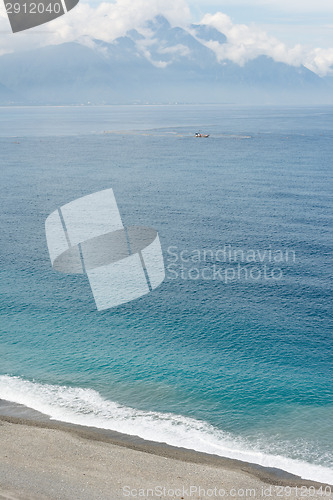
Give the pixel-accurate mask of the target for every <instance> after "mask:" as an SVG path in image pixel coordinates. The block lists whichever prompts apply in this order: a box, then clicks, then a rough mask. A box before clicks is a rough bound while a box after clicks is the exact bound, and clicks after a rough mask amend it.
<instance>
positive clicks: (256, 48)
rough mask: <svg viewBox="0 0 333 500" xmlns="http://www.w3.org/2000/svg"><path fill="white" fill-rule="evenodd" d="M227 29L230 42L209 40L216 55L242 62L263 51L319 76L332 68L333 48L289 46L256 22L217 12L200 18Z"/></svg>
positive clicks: (211, 24)
mask: <svg viewBox="0 0 333 500" xmlns="http://www.w3.org/2000/svg"><path fill="white" fill-rule="evenodd" d="M201 22H202V23H203V24H208V25H210V26H213V27H214V28H216V29H218V30H219V31H221V32H222V33H224V34H225V35H226V37H227V40H228V43H226V44H223V45H221V44H217V43H215V42H208V43H207V46H209V47H210V48H211V49H212V50H214V52H215V53H216V55H217V58H218V60H220V61H222V60H224V59H229V60H231V61H233V62H235V63H237V64H239V65H243V64H244V63H246V62H247V61H249V60H251V59H255V58H256V57H258V56H260V55H266V56H269V57H271V58H272V59H274V60H275V61H277V62H283V63H286V64H290V65H292V66H301V65H304V66H305V67H306V68H308V69H310V70H311V71H314V72H315V73H317V74H318V75H320V76H325V75H327V74H328V73H330V72H332V73H333V71H332V70H331V66H332V65H333V48H330V49H321V48H315V49H313V48H309V47H306V46H304V45H301V44H297V45H295V46H294V47H288V46H287V45H285V44H284V43H282V42H280V41H279V40H278V39H277V38H275V37H272V36H269V35H268V34H267V33H266V32H265V31H262V30H260V29H258V28H256V27H255V26H247V25H245V24H233V22H232V21H231V19H230V17H229V16H227V15H226V14H222V13H221V12H218V13H216V14H213V15H212V14H207V15H205V16H204V18H203V19H202V21H201Z"/></svg>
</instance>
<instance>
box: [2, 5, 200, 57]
mask: <svg viewBox="0 0 333 500" xmlns="http://www.w3.org/2000/svg"><path fill="white" fill-rule="evenodd" d="M134 5H135V7H134ZM158 14H160V15H163V16H164V17H165V18H166V19H168V21H169V22H170V23H171V24H172V25H183V24H184V23H188V22H190V20H191V17H190V16H191V15H190V9H189V7H188V4H187V2H186V0H168V1H165V0H135V1H133V0H117V1H116V2H115V3H106V2H102V3H100V4H98V5H97V6H95V7H94V6H90V5H89V4H88V3H82V2H80V3H79V4H78V5H77V7H75V9H73V10H71V11H70V12H68V13H67V14H66V15H64V16H62V17H59V18H58V19H56V20H54V21H52V22H50V23H47V24H45V25H42V26H39V27H36V28H33V29H30V30H28V31H26V32H21V33H17V34H15V35H13V34H12V33H11V30H10V25H9V21H8V18H7V14H6V10H5V7H4V5H3V3H2V2H0V32H1V34H2V36H1V39H0V54H2V53H5V52H14V51H15V50H17V49H20V48H21V49H29V48H34V47H41V46H46V45H56V44H60V43H64V42H70V41H76V40H78V41H80V40H81V39H87V38H88V39H98V40H103V41H105V42H112V41H113V40H115V39H116V38H117V37H119V36H122V35H124V34H125V33H126V31H128V30H130V29H133V28H138V27H140V26H142V25H143V24H144V23H145V22H146V21H148V20H149V19H152V18H154V17H155V16H157V15H158Z"/></svg>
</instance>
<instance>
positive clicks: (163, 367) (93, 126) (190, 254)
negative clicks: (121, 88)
mask: <svg viewBox="0 0 333 500" xmlns="http://www.w3.org/2000/svg"><path fill="white" fill-rule="evenodd" d="M199 129H200V130H202V132H205V133H209V134H210V137H209V138H208V139H196V138H194V137H193V135H194V132H196V131H197V130H199ZM0 130H1V138H0V156H1V173H0V190H1V206H0V209H1V210H0V229H1V243H2V244H1V285H0V286H1V294H2V300H1V326H2V328H1V334H0V360H1V361H0V398H3V399H9V400H12V401H16V402H19V403H22V404H26V405H28V406H30V407H32V408H35V409H38V410H40V411H44V412H45V413H48V414H50V415H51V416H52V417H54V418H60V419H63V420H68V421H72V422H78V423H85V424H87V425H95V426H101V427H108V428H112V429H115V430H119V431H122V432H127V433H131V434H138V435H140V436H142V437H145V438H147V439H155V440H158V441H162V442H169V443H171V444H176V445H182V446H185V447H189V448H195V449H199V450H203V451H208V452H212V453H218V454H221V455H226V456H233V457H236V458H241V459H244V460H248V461H253V462H256V463H262V464H263V465H272V466H277V467H280V468H285V469H287V470H290V471H291V472H295V473H298V474H301V475H303V477H308V478H313V479H319V480H323V481H329V478H330V477H332V476H329V474H330V473H329V471H328V470H327V468H328V467H332V465H333V459H332V454H331V450H332V448H333V446H332V444H333V436H332V431H331V428H330V424H331V422H332V421H333V411H332V378H333V377H332V331H333V328H332V326H333V324H332V323H333V321H332V302H331V298H332V246H333V237H332V214H333V212H332V204H333V203H332V187H333V183H332V153H333V147H332V145H333V142H332V139H333V108H323V107H320V108H319V107H316V108H292V107H289V108H265V107H262V108H251V107H249V108H246V107H243V108H236V107H223V106H219V107H216V106H215V107H214V106H206V107H203V106H195V107H194V106H192V107H191V106H156V107H155V106H147V107H145V106H137V107H135V106H119V107H116V106H115V107H112V106H111V107H91V108H87V107H77V108H70V107H68V108H66V107H64V108H0ZM104 131H113V132H112V133H104ZM109 187H112V188H113V190H114V193H115V196H116V199H117V202H118V206H119V209H120V212H121V215H122V219H123V222H124V224H126V225H144V226H151V227H154V228H155V229H157V230H158V232H159V235H160V239H161V243H162V247H163V251H164V257H165V263H166V267H167V277H166V280H165V281H164V283H163V284H162V285H161V286H160V287H159V288H158V289H156V290H155V291H154V292H153V293H150V294H149V295H147V296H145V297H142V298H140V299H138V300H136V301H133V302H130V303H128V304H125V305H123V306H120V307H118V308H115V309H111V310H107V311H103V312H98V311H97V310H96V308H95V304H94V301H93V298H92V295H91V291H90V288H89V285H88V282H87V279H86V278H85V277H82V276H75V275H70V276H68V275H62V274H60V273H57V272H55V271H53V270H52V267H51V264H50V260H49V256H48V251H47V246H46V241H45V231H44V222H45V219H46V217H47V216H48V215H49V214H50V213H51V212H52V211H53V210H55V209H56V208H57V207H59V206H61V205H63V204H64V203H67V202H69V201H72V200H74V199H76V198H78V197H80V196H84V195H86V194H89V193H93V192H95V191H99V190H102V189H106V188H109ZM228 245H229V246H228ZM223 249H224V250H226V249H238V258H237V259H236V260H237V262H234V261H230V258H229V257H227V258H226V259H225V261H223V259H221V255H223V251H224V250H223ZM204 251H206V256H205V257H204ZM217 251H220V253H217ZM265 251H266V254H264V252H265ZM269 251H271V254H269V253H268V252H269ZM180 252H183V253H182V254H181V253H180ZM199 252H200V253H199ZM286 252H288V253H287V254H286ZM250 253H251V255H252V261H251V259H249V260H250V262H244V259H245V260H246V258H247V257H249V255H250ZM181 255H182V256H183V258H184V260H183V262H180V258H181ZM198 255H200V262H197V260H198ZM253 255H255V258H253ZM260 255H261V257H262V256H263V255H266V256H265V258H263V259H262V261H260ZM269 255H273V256H275V258H276V260H275V261H272V259H270V258H269V257H268V256H269ZM286 255H287V256H288V258H286ZM278 256H279V258H278ZM281 256H283V257H281ZM176 257H177V259H178V260H177V262H174V261H175V259H176ZM218 257H219V258H218ZM191 258H192V260H191ZM233 260H235V259H233ZM253 260H255V262H253ZM181 265H182V267H183V269H181ZM214 266H215V267H214ZM214 269H215V274H214ZM217 270H219V271H220V274H219V273H218V272H217ZM251 272H252V274H250V273H251ZM226 273H227V274H226ZM272 273H273V274H272ZM214 276H215V279H213V277H214ZM226 276H227V277H228V279H226ZM272 276H273V277H272ZM1 375H2V376H1Z"/></svg>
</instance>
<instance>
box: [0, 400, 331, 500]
mask: <svg viewBox="0 0 333 500" xmlns="http://www.w3.org/2000/svg"><path fill="white" fill-rule="evenodd" d="M0 434H1V436H0V443H1V448H2V450H5V451H6V453H5V456H4V457H2V458H0V499H13V500H16V499H20V500H21V499H22V500H28V499H29V500H30V499H31V500H35V499H36V500H39V499H45V500H48V499H50V500H51V499H52V500H53V499H55V498H59V499H67V498H71V495H72V498H74V497H75V496H76V497H77V498H78V499H80V500H81V499H85V498H89V499H93V498H95V496H92V495H94V492H95V491H96V489H97V490H98V488H100V484H103V488H104V489H103V488H102V489H103V491H98V494H97V496H96V498H98V499H99V500H102V499H109V498H110V499H112V500H118V498H119V499H121V498H126V497H130V498H134V497H135V495H126V494H125V493H124V491H123V492H122V487H121V484H123V488H124V487H126V485H129V487H130V485H131V484H134V485H135V486H133V488H132V490H133V492H135V491H136V492H139V489H140V488H142V491H143V492H144V490H145V485H151V483H152V482H154V484H155V487H156V485H158V484H162V485H163V484H166V485H167V484H169V485H170V488H172V485H174V484H175V483H177V484H178V483H179V482H180V481H179V480H180V479H182V481H183V486H184V484H198V485H200V484H203V485H205V487H206V488H208V487H210V485H211V487H212V488H213V486H214V485H217V484H219V485H221V484H222V485H223V488H225V491H229V492H230V491H231V488H232V487H234V488H236V489H237V488H238V489H244V492H245V491H246V488H245V487H246V486H247V485H252V486H253V489H252V492H253V491H254V490H255V491H256V492H257V493H258V494H257V495H256V497H259V498H260V496H261V497H262V498H263V497H264V496H268V497H269V498H281V494H279V490H278V489H280V491H283V488H288V494H286V497H287V496H288V498H297V497H299V496H301V495H300V491H301V489H302V488H303V491H311V490H310V489H311V488H312V490H313V489H315V490H317V491H319V490H320V488H321V487H322V489H323V490H325V486H327V485H326V484H323V483H318V482H315V481H309V480H303V479H301V478H300V477H298V476H295V475H292V474H290V473H288V472H285V471H283V470H280V469H271V468H267V467H263V466H259V465H256V464H252V463H247V462H242V461H240V460H234V459H229V458H223V457H220V456H217V455H210V454H206V453H201V452H197V451H194V450H188V449H185V448H177V447H175V446H171V445H167V444H164V443H157V442H153V441H147V440H144V439H142V438H139V437H137V436H130V435H126V434H121V433H118V432H115V431H110V430H105V429H99V428H95V427H86V426H81V425H76V424H69V423H65V422H60V421H57V420H51V419H50V418H49V417H48V416H46V415H43V414H42V413H39V412H36V411H34V410H32V409H30V408H27V407H25V406H23V405H18V404H15V403H10V402H6V401H3V400H0ZM10 436H12V438H13V439H11V438H10ZM16 441H17V442H16ZM77 448H79V449H81V448H85V449H87V450H88V452H87V453H86V452H83V451H82V452H80V453H78V452H77ZM15 450H16V451H15ZM75 450H76V451H75ZM87 450H86V451H87ZM17 452H19V454H20V459H19V462H20V461H22V467H23V468H19V469H18V470H17V471H16V472H15V474H14V476H15V477H12V479H9V480H8V478H7V479H6V470H7V474H8V467H10V468H12V467H13V464H14V465H15V467H16V463H17V461H18V457H17ZM101 452H102V454H103V460H102V464H101V465H99V466H98V465H96V464H95V465H96V470H95V469H94V471H90V476H91V477H90V476H89V477H90V480H89V485H88V486H89V487H88V486H87V487H86V488H84V490H82V492H80V493H79V496H77V494H78V493H77V490H78V489H79V488H80V484H81V483H80V481H79V478H82V477H83V476H85V475H86V473H85V472H83V471H84V470H89V468H90V467H91V463H90V461H89V460H88V462H87V456H92V455H95V454H97V455H98V454H99V453H101ZM0 455H3V453H2V454H0ZM73 457H74V458H75V459H76V458H78V462H76V460H74V462H73ZM31 464H32V465H31ZM47 464H48V465H47ZM63 464H66V468H65V471H62V472H61V470H62V466H63ZM128 464H130V467H129V470H127V472H126V473H124V470H126V468H127V466H128ZM30 466H31V467H32V469H33V470H34V472H32V473H31V474H32V476H31V477H30V478H29V477H27V469H29V467H30ZM117 467H119V470H118V472H117V477H118V476H119V479H118V483H117V485H115V478H113V477H112V473H111V470H112V471H113V470H116V469H117ZM193 470H195V471H196V472H195V474H194V473H193ZM38 471H39V474H41V477H40V479H39V481H37V483H38V488H37V490H36V488H35V487H34V484H35V483H34V482H33V481H32V479H31V478H32V477H36V472H37V474H38ZM180 471H182V472H180ZM43 474H46V476H47V477H49V476H52V478H51V479H48V480H47V481H46V484H44V483H45V478H43ZM68 475H69V476H70V479H68ZM28 476H29V474H28ZM54 476H55V477H54ZM101 477H103V480H102V481H101ZM221 478H222V479H223V480H222V481H221ZM39 482H42V483H43V484H42V485H40V484H39ZM61 483H66V484H67V486H65V490H66V491H67V492H68V496H66V495H67V493H66V492H62V493H59V492H56V493H55V494H54V493H52V492H51V490H52V488H51V486H50V485H51V484H52V485H53V488H55V489H57V488H56V486H54V485H55V484H58V485H59V484H61ZM228 484H229V486H228ZM43 485H44V486H43ZM179 486H181V485H179ZM115 487H116V490H115ZM149 487H150V486H149ZM34 488H35V489H34ZM43 488H44V491H43ZM50 488H51V490H50ZM73 488H74V489H73ZM87 488H88V489H87ZM228 488H229V489H228ZM267 488H273V490H274V491H273V492H272V491H271V493H273V495H264V496H263V495H260V494H259V493H260V491H261V492H264V491H265V489H266V491H267ZM290 488H291V489H292V490H293V492H294V495H293V494H291V495H290V494H289V489H290ZM297 489H298V494H297ZM35 490H36V491H35ZM22 491H23V493H22ZM179 491H181V489H180V490H179ZM184 491H185V494H186V491H187V490H186V489H185V490H184ZM205 491H206V490H205ZM326 491H327V492H329V491H331V489H329V490H328V489H327V490H326ZM48 492H49V493H48ZM125 492H127V490H126V491H125ZM274 492H275V494H276V496H274ZM6 495H7V496H6ZM20 495H21V496H20ZM22 495H23V496H22ZM73 495H74V496H73ZM85 495H87V496H85ZM108 495H110V496H108ZM137 496H139V495H137ZM164 496H165V498H178V499H179V498H181V497H180V496H174V497H172V496H169V495H167V496H166V495H164ZM206 496H207V497H208V495H206ZM215 496H216V495H215ZM223 496H224V495H223ZM226 496H230V494H229V495H226ZM231 496H232V495H231ZM240 496H242V495H240ZM250 496H252V495H250ZM303 496H304V495H303ZM305 496H306V495H305ZM308 496H310V495H308ZM217 497H221V495H217ZM252 497H253V496H252ZM311 497H312V498H323V496H322V495H319V496H318V497H317V496H313V495H311ZM144 498H163V495H162V496H156V497H155V496H150V495H149V496H145V497H144ZM183 498H186V496H185V497H183ZM189 498H204V497H202V495H201V496H200V497H199V496H195V495H191V496H190V497H189ZM236 498H238V497H236ZM283 498H284V496H283ZM324 498H333V495H332V494H330V495H325V496H324Z"/></svg>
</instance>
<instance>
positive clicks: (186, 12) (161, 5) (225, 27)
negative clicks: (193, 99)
mask: <svg viewBox="0 0 333 500" xmlns="http://www.w3.org/2000/svg"><path fill="white" fill-rule="evenodd" d="M219 1H220V0H219ZM235 1H237V0H235ZM238 1H239V0H238ZM254 1H255V2H256V3H257V4H263V5H266V6H268V5H275V4H277V3H280V2H281V1H282V2H284V3H287V0H279V2H277V0H254ZM294 1H296V2H298V0H294ZM288 2H289V0H288ZM290 3H292V2H290ZM299 3H300V2H299ZM303 3H305V4H306V5H307V6H308V8H309V7H310V5H314V3H315V2H313V1H312V0H311V1H310V0H304V1H303V0H302V5H303ZM316 4H320V5H322V7H324V6H326V7H328V6H331V5H333V2H331V0H330V1H329V2H326V1H324V0H316ZM134 5H135V7H134ZM156 15H163V16H164V17H166V18H167V19H168V21H169V22H170V23H171V24H172V25H177V26H183V27H184V26H186V25H188V26H189V25H190V23H191V15H190V9H189V2H187V1H186V0H168V1H166V0H135V2H134V1H133V0H117V1H116V2H115V3H106V2H103V3H100V4H98V5H96V6H92V5H89V4H88V3H82V2H80V3H79V4H78V6H77V7H75V9H73V10H72V11H70V12H69V13H68V14H66V15H64V16H62V17H60V18H58V19H56V20H55V21H52V22H50V23H48V24H45V25H43V26H40V27H37V28H34V29H31V30H28V31H26V32H22V33H17V34H15V35H13V34H12V33H11V31H10V27H9V21H8V18H7V15H6V12H5V9H4V6H3V4H2V2H0V32H1V33H2V36H1V38H0V55H1V54H4V53H8V52H15V51H17V50H26V49H31V48H37V47H42V46H47V45H56V44H60V43H64V42H71V41H78V42H80V43H84V44H87V45H90V46H92V47H93V46H94V43H93V40H94V39H98V40H103V41H105V42H112V41H113V40H115V39H116V38H118V37H119V36H123V35H124V34H125V33H126V32H127V31H128V30H131V29H133V28H136V29H140V28H142V27H143V26H144V24H145V23H146V22H147V21H148V20H150V19H152V18H154V17H155V16H156ZM201 22H202V23H203V24H208V25H211V26H214V27H215V28H216V29H218V30H219V31H221V32H222V33H224V34H225V35H226V37H227V40H228V43H226V44H219V43H218V42H212V41H211V42H202V43H204V44H205V45H207V46H208V47H209V48H211V49H212V50H213V51H214V52H215V54H216V56H217V58H218V60H220V61H223V60H225V59H229V60H231V61H233V62H235V63H237V64H239V65H243V64H245V63H246V62H247V61H249V60H251V59H254V58H256V57H258V56H260V55H266V56H269V57H272V58H273V59H274V60H275V61H278V62H284V63H287V64H290V65H293V66H300V65H302V64H303V65H304V66H306V67H307V68H309V69H310V70H311V71H314V72H316V73H317V74H318V75H320V76H324V75H326V74H328V73H330V72H332V71H331V67H332V65H333V48H326V49H323V48H311V47H306V46H304V45H300V44H297V45H295V46H294V47H288V46H287V45H286V44H284V43H282V42H281V41H279V40H278V39H277V38H275V37H272V36H270V35H268V34H267V33H266V32H265V31H263V30H261V29H259V28H258V27H256V26H254V25H245V24H234V23H233V22H232V20H231V18H230V17H229V16H227V15H226V14H223V13H221V12H218V13H216V14H206V15H205V16H204V17H203V19H202V21H201ZM142 33H144V31H142ZM148 39H149V36H148ZM146 40H147V38H146ZM149 43H150V44H151V43H152V40H150V42H149ZM149 43H148V44H147V46H146V47H144V42H142V45H143V47H141V50H143V49H144V50H145V51H146V52H144V50H143V53H145V54H146V57H147V59H151V56H150V52H149ZM167 52H169V53H170V54H171V53H172V52H173V53H174V55H175V56H176V54H180V55H186V47H184V46H181V45H179V46H175V47H169V48H167V47H161V51H160V53H161V54H162V53H164V54H166V53H167ZM154 64H157V65H159V67H164V66H165V65H166V63H165V61H157V62H154Z"/></svg>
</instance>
